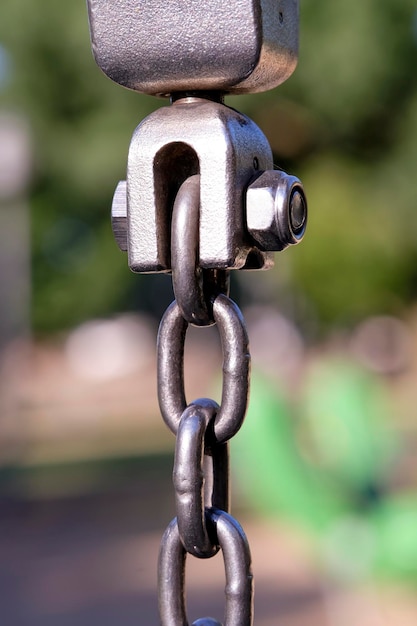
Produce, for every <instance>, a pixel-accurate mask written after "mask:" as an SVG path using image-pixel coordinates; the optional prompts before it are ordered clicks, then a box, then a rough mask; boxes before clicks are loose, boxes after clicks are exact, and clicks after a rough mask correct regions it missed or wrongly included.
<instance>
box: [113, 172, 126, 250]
mask: <svg viewBox="0 0 417 626" xmlns="http://www.w3.org/2000/svg"><path fill="white" fill-rule="evenodd" d="M111 227H112V230H113V235H114V238H115V239H116V242H117V245H118V246H119V248H120V250H122V251H123V252H126V251H127V187H126V181H125V180H121V181H119V183H118V185H117V187H116V190H115V192H114V195H113V201H112V205H111Z"/></svg>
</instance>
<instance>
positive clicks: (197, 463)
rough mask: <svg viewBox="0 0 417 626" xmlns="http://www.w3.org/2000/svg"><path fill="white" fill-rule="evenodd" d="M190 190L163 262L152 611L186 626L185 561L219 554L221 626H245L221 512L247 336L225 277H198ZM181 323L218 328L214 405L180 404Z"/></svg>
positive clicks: (247, 565) (242, 567)
mask: <svg viewBox="0 0 417 626" xmlns="http://www.w3.org/2000/svg"><path fill="white" fill-rule="evenodd" d="M199 182H200V178H199V176H192V177H190V178H189V179H188V180H186V181H185V182H184V183H183V185H182V186H181V188H180V190H179V192H178V195H177V198H176V201H175V203H174V210H173V218H172V235H171V250H172V252H171V254H172V257H171V262H172V274H173V286H174V293H175V296H176V300H175V301H174V302H173V303H172V304H171V306H170V307H169V308H168V309H167V311H166V313H165V315H164V317H163V319H162V321H161V324H160V328H159V333H158V398H159V405H160V409H161V413H162V416H163V419H164V421H165V422H166V424H167V425H168V427H169V428H170V429H171V430H172V431H173V432H174V433H175V434H176V446H175V461H174V471H173V482H174V488H175V504H176V512H177V517H176V518H174V520H173V521H172V522H171V524H170V525H169V526H168V528H167V530H166V532H165V534H164V537H163V539H162V544H161V550H160V556H159V567H158V581H159V582H158V589H159V611H160V619H161V624H162V626H188V624H189V622H188V619H187V615H186V610H185V600H184V596H185V585H184V578H185V557H186V554H187V553H188V554H191V555H193V556H195V557H198V558H210V557H212V556H214V555H215V554H216V553H217V552H218V551H219V549H221V550H222V553H223V559H224V564H225V572H226V588H225V594H226V609H225V622H224V624H225V626H250V625H251V624H252V621H253V620H252V612H253V611H252V605H253V585H252V582H253V577H252V571H251V558H250V552H249V547H248V543H247V540H246V537H245V534H244V532H243V530H242V528H241V526H240V525H239V524H238V522H237V521H236V520H235V519H234V518H233V517H231V515H229V513H228V511H229V450H228V440H229V439H230V438H231V437H233V435H235V434H236V432H237V431H238V430H239V428H240V427H241V425H242V422H243V419H244V416H245V412H246V407H247V401H248V391H249V367H250V355H249V349H248V336H247V333H246V328H245V325H244V321H243V318H242V314H241V312H240V310H239V308H238V307H237V305H236V304H235V303H234V302H233V301H232V300H231V299H230V298H229V297H228V296H226V295H225V294H224V293H221V292H222V291H224V290H225V288H226V284H227V279H226V277H225V273H224V272H223V273H219V275H218V276H216V277H214V278H215V279H214V280H211V281H206V280H204V279H205V276H203V272H202V271H201V270H200V268H198V247H199V246H198V215H199ZM184 243H185V245H184ZM212 278H213V276H212ZM189 323H193V324H195V325H198V326H203V325H205V326H207V325H211V324H213V323H214V324H215V325H216V326H217V328H218V331H219V334H220V339H221V344H222V351H223V390H222V400H221V404H220V406H219V405H218V404H217V403H216V402H214V400H210V399H206V398H203V399H199V400H195V401H193V402H192V403H191V404H188V405H187V401H186V399H185V392H184V343H185V337H186V331H187V327H188V325H189ZM210 625H211V626H221V624H220V622H217V621H216V620H214V619H213V618H204V619H202V620H197V621H196V622H194V623H193V626H210Z"/></svg>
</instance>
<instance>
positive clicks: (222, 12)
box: [87, 0, 298, 95]
mask: <svg viewBox="0 0 417 626" xmlns="http://www.w3.org/2000/svg"><path fill="white" fill-rule="evenodd" d="M87 4H88V12H89V21H90V32H91V41H92V49H93V53H94V57H95V59H96V62H97V64H98V65H99V67H100V68H101V69H102V70H103V72H104V73H105V74H106V75H107V76H109V78H111V79H112V80H114V81H115V82H117V83H119V84H120V85H123V86H124V87H128V88H129V89H134V90H136V91H140V92H143V93H147V94H152V95H169V94H171V93H175V92H186V91H196V90H197V91H221V92H223V93H254V92H258V91H266V90H268V89H272V88H274V87H276V86H277V85H279V84H281V83H282V82H284V81H285V80H286V79H287V78H288V77H289V76H290V75H291V74H292V72H293V71H294V69H295V66H296V64H297V55H298V0H227V1H225V0H206V1H205V2H196V1H195V0H193V1H191V2H185V1H184V0H111V1H109V0H87Z"/></svg>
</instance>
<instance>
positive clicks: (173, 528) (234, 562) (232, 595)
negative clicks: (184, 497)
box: [158, 509, 253, 626]
mask: <svg viewBox="0 0 417 626" xmlns="http://www.w3.org/2000/svg"><path fill="white" fill-rule="evenodd" d="M207 519H208V521H209V522H210V524H211V525H212V528H213V532H214V534H215V536H216V538H217V541H218V543H219V545H220V548H221V550H222V552H223V559H224V568H225V573H226V586H225V595H226V609H225V619H224V626H252V623H253V575H252V567H251V555H250V550H249V546H248V542H247V539H246V536H245V533H244V532H243V530H242V528H241V526H240V525H239V523H238V522H237V521H236V520H235V519H234V518H233V517H232V516H231V515H229V514H228V513H225V512H224V511H220V510H217V509H210V510H209V511H208V513H207ZM185 559H186V551H185V549H184V546H183V545H182V542H181V538H180V535H179V532H178V524H177V519H176V518H175V519H174V520H173V521H172V522H171V524H170V525H169V526H168V528H167V530H166V531H165V534H164V536H163V538H162V543H161V550H160V554H159V563H158V592H159V614H160V619H161V626H188V623H189V622H188V619H187V614H186V610H185V600H184V592H185V588H184V582H185ZM198 625H199V626H222V624H221V623H220V622H218V621H216V620H213V618H203V620H201V619H200V620H197V621H195V622H193V626H198Z"/></svg>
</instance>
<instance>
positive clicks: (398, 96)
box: [0, 0, 417, 331]
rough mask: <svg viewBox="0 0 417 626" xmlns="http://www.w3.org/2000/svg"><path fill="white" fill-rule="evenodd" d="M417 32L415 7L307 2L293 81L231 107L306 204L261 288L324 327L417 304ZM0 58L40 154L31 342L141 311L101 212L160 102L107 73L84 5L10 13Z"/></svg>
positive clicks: (42, 5)
mask: <svg viewBox="0 0 417 626" xmlns="http://www.w3.org/2000/svg"><path fill="white" fill-rule="evenodd" d="M416 24H417V20H416V9H415V3H414V2H413V1H412V0H363V2H361V3H353V4H352V3H335V2H334V1H333V0H321V2H316V1H313V0H303V1H302V2H301V34H300V44H301V47H300V60H299V66H298V69H297V71H296V72H295V74H294V76H293V77H292V78H291V79H290V80H289V81H287V83H286V84H285V85H283V86H282V87H280V88H279V89H278V90H274V91H273V92H269V93H266V94H260V95H257V96H245V97H241V98H232V99H230V104H231V105H232V106H234V107H236V108H238V109H242V110H244V111H245V112H246V113H248V114H249V115H250V116H251V117H253V118H254V119H255V121H256V122H257V123H258V124H259V125H260V126H261V128H262V129H263V130H264V131H265V132H266V134H267V136H268V138H269V139H270V141H271V145H272V147H273V150H274V153H275V157H276V161H277V163H279V164H280V165H282V166H284V167H288V168H289V169H290V170H291V171H294V172H295V173H296V174H297V175H299V176H300V177H301V178H302V179H303V180H304V181H305V185H306V190H307V193H308V196H309V203H310V224H309V229H308V233H307V236H306V239H305V241H304V242H303V243H302V245H301V246H299V247H298V248H297V249H293V250H291V251H289V252H287V253H285V254H284V255H282V257H281V256H279V258H277V269H276V271H275V272H273V273H271V275H270V276H269V277H268V278H267V277H266V275H265V276H263V277H262V279H261V281H265V283H266V284H268V285H270V283H272V285H273V286H275V285H277V286H279V289H277V293H279V294H280V296H281V295H282V294H283V293H284V294H286V293H293V292H294V291H295V292H298V293H300V294H301V296H302V298H303V299H304V300H305V301H307V302H308V307H309V310H310V311H313V312H314V315H315V317H316V318H317V320H318V322H319V324H320V325H321V327H322V328H327V326H328V325H329V324H339V323H351V322H353V321H355V320H356V319H357V318H358V317H361V316H363V315H366V314H368V313H373V312H387V311H401V310H402V309H403V308H404V307H406V306H407V305H409V304H410V302H412V301H413V300H414V298H415V296H416V289H415V284H416V283H415V280H414V278H415V276H414V275H415V270H414V268H415V256H416V252H415V250H416V248H417V247H416V245H415V241H416V234H417V216H416V213H415V211H414V210H413V208H414V207H413V205H414V201H415V197H416V194H415V181H414V172H413V170H414V163H415V157H416V156H417V155H416V154H415V153H416V151H417V148H416V141H415V139H414V137H415V132H417V77H416V74H415V70H414V67H415V63H416V56H417V46H416V41H417V26H416ZM0 46H2V47H3V48H4V50H6V51H7V53H8V57H10V59H11V65H12V69H11V71H10V79H9V82H8V84H7V85H4V86H3V89H2V91H0V106H1V107H3V108H7V107H8V108H10V107H13V108H18V109H19V110H20V111H22V112H24V113H25V114H26V115H27V116H28V117H29V120H30V123H31V126H32V129H33V135H34V140H35V146H36V170H35V173H34V176H33V184H32V190H31V205H32V207H33V228H32V232H33V281H34V298H33V322H34V326H35V329H36V330H37V331H46V330H54V329H59V328H63V327H66V326H69V325H71V324H73V323H76V322H78V321H81V320H82V319H85V318H87V317H89V316H92V315H100V314H101V315H103V314H107V313H110V312H111V311H114V310H117V309H122V308H126V307H129V306H133V303H135V304H134V305H135V306H136V305H137V297H135V296H134V293H135V292H137V291H138V290H140V289H141V286H142V284H143V285H147V286H149V284H150V283H149V282H148V280H149V279H147V281H146V282H143V283H142V280H141V278H140V277H138V276H136V277H135V276H133V275H131V274H130V272H129V271H128V270H127V263H126V258H125V255H122V254H121V253H119V252H118V250H117V247H116V245H115V244H114V243H113V240H112V235H111V231H110V224H109V220H108V214H109V207H110V201H111V196H112V193H113V189H114V187H115V184H116V183H117V181H118V180H119V179H120V178H124V175H125V174H124V172H125V165H126V159H127V148H128V144H129V141H130V137H131V134H132V131H133V129H134V127H135V126H136V125H137V124H138V123H139V121H140V120H141V119H142V118H143V117H144V116H145V115H147V114H148V113H150V112H151V111H152V110H153V109H154V108H156V107H157V106H160V105H161V104H164V103H163V101H158V100H156V99H152V98H149V97H147V96H141V95H138V94H134V93H131V92H128V91H126V90H123V89H122V88H120V87H119V86H117V85H114V84H112V83H111V82H110V81H109V80H108V79H106V78H105V77H104V76H103V75H102V74H101V73H100V71H99V70H98V69H97V67H96V66H95V64H94V61H93V59H92V55H91V50H90V40H89V33H88V23H87V12H86V8H85V3H84V1H83V0H74V1H73V2H68V3H57V2H54V1H53V0H36V1H35V0H3V2H2V3H1V5H0ZM394 207H395V209H394ZM257 282H258V281H254V280H253V277H249V278H248V280H245V281H244V283H243V284H244V288H245V289H248V288H249V289H251V288H252V287H251V284H252V285H254V283H257ZM144 288H145V289H146V288H147V287H146V286H145V287H144ZM256 288H258V285H257V286H256ZM144 300H146V297H145V298H144Z"/></svg>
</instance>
